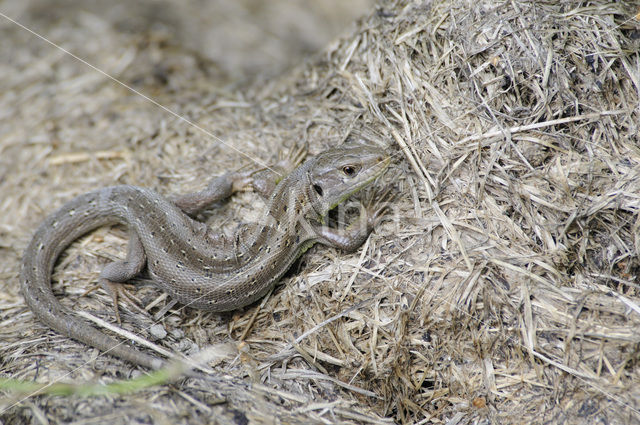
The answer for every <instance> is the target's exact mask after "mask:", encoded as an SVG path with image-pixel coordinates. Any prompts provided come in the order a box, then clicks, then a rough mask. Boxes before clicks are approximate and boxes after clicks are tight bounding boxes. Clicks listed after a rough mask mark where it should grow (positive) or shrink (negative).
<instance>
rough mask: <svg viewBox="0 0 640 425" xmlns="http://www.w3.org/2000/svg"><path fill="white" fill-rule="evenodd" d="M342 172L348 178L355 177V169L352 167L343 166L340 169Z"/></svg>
mask: <svg viewBox="0 0 640 425" xmlns="http://www.w3.org/2000/svg"><path fill="white" fill-rule="evenodd" d="M342 172H343V173H344V174H345V175H347V176H349V177H353V176H355V175H356V167H354V166H353V165H345V166H344V167H342Z"/></svg>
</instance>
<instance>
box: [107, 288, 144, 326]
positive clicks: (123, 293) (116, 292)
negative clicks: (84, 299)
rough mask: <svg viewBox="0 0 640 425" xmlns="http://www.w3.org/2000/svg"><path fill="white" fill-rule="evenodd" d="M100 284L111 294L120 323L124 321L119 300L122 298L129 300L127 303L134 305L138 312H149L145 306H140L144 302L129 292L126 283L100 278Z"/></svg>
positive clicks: (117, 319)
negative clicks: (121, 318) (121, 316)
mask: <svg viewBox="0 0 640 425" xmlns="http://www.w3.org/2000/svg"><path fill="white" fill-rule="evenodd" d="M100 284H101V285H102V287H103V288H104V289H105V290H106V291H107V293H108V294H109V295H111V299H112V300H113V309H114V311H115V315H116V321H117V322H118V324H119V325H120V324H122V321H121V320H120V310H119V308H118V302H119V301H120V300H121V299H123V300H125V301H127V303H128V304H129V305H130V306H132V307H133V309H134V310H136V311H137V312H138V313H144V314H148V313H147V311H146V310H145V309H144V308H142V307H140V306H141V305H142V302H141V301H140V300H139V299H138V298H136V297H135V295H133V294H132V293H131V292H129V291H128V290H127V289H126V288H125V287H124V284H122V283H119V282H112V281H110V280H108V279H100Z"/></svg>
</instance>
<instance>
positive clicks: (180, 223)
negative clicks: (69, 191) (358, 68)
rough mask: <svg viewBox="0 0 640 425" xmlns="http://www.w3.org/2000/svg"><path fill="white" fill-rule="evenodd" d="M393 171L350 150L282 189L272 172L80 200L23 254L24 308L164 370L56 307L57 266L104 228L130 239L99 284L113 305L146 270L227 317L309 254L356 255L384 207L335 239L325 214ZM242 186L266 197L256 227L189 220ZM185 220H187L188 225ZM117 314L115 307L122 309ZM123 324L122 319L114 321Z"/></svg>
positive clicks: (317, 163) (367, 152) (372, 154)
mask: <svg viewBox="0 0 640 425" xmlns="http://www.w3.org/2000/svg"><path fill="white" fill-rule="evenodd" d="M304 154H305V152H304V151H302V150H300V151H297V152H296V154H295V155H294V157H293V158H292V159H291V160H290V161H283V162H281V163H280V164H278V166H276V167H274V168H275V170H276V172H286V171H288V170H287V168H289V169H290V168H293V167H294V166H296V165H298V163H299V162H300V161H301V160H302V159H303V158H304ZM388 164H389V157H388V156H387V155H386V154H385V153H383V152H382V150H381V149H380V148H379V147H373V146H368V145H365V144H358V143H351V144H345V145H343V146H341V147H338V148H335V149H331V150H328V151H325V152H323V153H321V154H320V155H318V156H316V157H314V158H311V159H309V160H307V161H306V162H304V163H303V164H302V165H300V166H298V167H297V168H295V169H294V170H293V171H291V173H290V174H289V175H287V176H285V177H284V178H282V179H281V180H280V181H279V182H278V183H277V185H276V182H277V181H278V175H277V174H276V173H273V172H271V171H270V170H260V171H257V172H244V173H230V174H227V175H224V176H222V177H218V178H216V179H213V181H212V182H211V183H210V184H209V186H208V188H207V189H205V190H204V191H202V192H197V193H194V194H189V195H183V196H179V197H176V198H174V199H173V200H168V199H167V198H165V197H163V196H161V195H159V194H157V193H156V192H154V191H152V190H149V189H144V188H140V187H135V186H113V187H107V188H104V189H100V190H97V191H94V192H89V193H87V194H84V195H80V196H78V197H77V198H75V199H73V200H71V201H70V202H69V203H67V204H65V205H64V206H62V207H61V208H60V209H59V210H58V211H56V212H55V213H53V214H52V215H50V216H49V217H48V218H46V219H45V220H44V222H43V223H42V224H41V225H40V227H39V228H38V230H37V231H36V233H35V235H34V236H33V239H32V240H31V243H30V244H29V246H28V247H27V249H26V251H25V253H24V259H23V265H22V273H21V283H22V293H23V295H24V298H25V300H26V302H27V304H28V305H29V307H30V308H31V310H32V311H33V312H34V313H35V315H36V316H37V317H38V318H39V319H40V320H41V321H42V322H44V323H46V324H47V325H48V326H50V327H51V328H53V329H55V330H56V331H58V332H60V333H62V334H64V335H66V336H69V337H71V338H74V339H76V340H78V341H80V342H82V343H84V344H87V345H90V346H93V347H95V348H98V349H99V350H102V351H104V352H108V353H109V354H112V355H114V356H117V357H120V358H122V359H125V360H127V361H130V362H132V363H135V364H138V365H141V366H145V367H149V368H154V369H155V368H158V367H160V366H161V365H162V361H161V360H160V359H158V358H156V357H153V356H150V355H148V354H145V353H142V352H140V351H138V350H135V349H133V348H130V347H128V346H126V345H123V344H120V343H118V341H116V340H115V339H113V338H111V337H109V336H107V335H106V334H104V333H102V332H100V331H99V330H97V329H95V328H94V327H93V326H91V325H90V324H89V323H87V322H85V321H83V320H81V319H79V318H77V317H75V316H73V315H72V314H71V312H70V311H69V310H68V309H66V308H65V307H63V306H62V305H61V304H60V303H59V302H58V300H57V299H56V298H55V296H54V294H53V292H52V290H51V273H52V271H53V267H54V265H55V262H56V259H57V258H58V256H59V255H60V254H61V253H62V251H64V249H65V248H66V247H67V246H68V245H69V244H70V243H71V242H73V241H74V240H75V239H77V238H79V237H80V236H82V235H84V234H86V233H88V232H89V231H91V230H94V229H96V228H98V227H101V226H105V225H112V224H123V225H125V226H127V228H128V229H129V235H130V241H129V249H128V254H127V258H126V260H124V261H116V262H113V263H110V264H108V265H107V266H106V267H105V268H104V270H103V271H102V273H101V274H100V278H99V281H100V283H101V284H102V285H103V286H104V287H105V288H106V289H107V290H109V291H110V292H111V293H112V295H113V296H114V300H115V301H116V303H117V294H118V293H119V289H120V288H119V285H120V283H124V282H127V281H128V280H130V279H132V278H133V277H135V276H136V275H137V274H139V273H140V272H141V271H142V270H143V269H144V268H145V267H146V268H147V270H148V272H149V275H150V276H151V278H152V280H153V282H154V283H155V284H156V285H157V286H158V287H159V288H160V289H162V290H163V291H165V292H167V293H168V294H170V295H171V296H172V297H173V298H174V299H176V300H178V301H179V302H181V303H183V304H185V305H187V306H190V307H195V308H200V309H204V310H209V311H219V312H221V311H229V310H234V309H237V308H240V307H243V306H245V305H247V304H250V303H252V302H254V301H255V300H257V299H259V298H261V297H262V296H264V295H265V294H266V293H267V292H268V291H269V290H270V289H271V288H272V287H273V286H274V285H275V283H276V282H277V281H278V279H280V277H281V276H282V275H283V274H284V273H285V272H286V271H287V269H288V268H289V267H290V266H291V264H292V263H293V262H294V261H295V260H296V259H297V258H298V257H299V256H300V255H301V254H302V253H303V252H304V251H306V250H307V249H308V248H309V247H311V246H312V245H313V244H315V243H322V244H325V245H330V246H334V247H339V248H342V249H345V250H355V249H357V248H358V247H359V246H360V245H361V244H362V243H363V242H364V241H365V239H366V238H367V236H368V235H369V233H370V232H371V231H372V229H373V226H374V225H375V224H376V222H377V221H378V220H379V218H380V216H381V214H382V211H383V209H384V206H382V205H381V204H380V203H378V204H375V205H374V209H373V211H365V212H364V213H365V214H366V215H367V216H366V217H365V218H366V219H365V220H358V222H359V223H360V225H359V226H354V227H351V228H349V229H348V230H346V231H338V230H336V229H332V228H329V227H326V226H322V225H321V223H322V222H323V220H324V217H325V216H326V215H327V213H328V211H329V210H330V209H331V208H333V207H334V206H335V205H337V204H338V203H340V202H342V201H343V200H344V199H346V198H347V197H349V196H350V195H351V194H352V193H354V192H357V191H358V190H360V189H362V188H363V187H365V186H367V185H368V184H369V183H371V182H372V181H373V180H374V179H375V178H376V177H378V176H379V175H380V174H381V173H382V172H383V171H384V170H385V169H386V167H387V165H388ZM246 186H252V187H253V188H254V190H257V191H258V192H260V193H261V194H262V195H263V196H265V197H266V198H267V199H268V201H267V208H266V211H265V213H264V215H263V217H262V220H260V222H258V223H254V224H248V225H244V226H243V227H241V228H240V229H239V230H238V231H237V233H236V234H235V235H234V236H233V237H231V238H227V237H226V236H224V235H220V234H214V233H213V232H212V231H211V229H209V228H208V227H207V226H206V225H205V224H204V223H201V222H199V221H196V220H194V219H192V218H191V217H190V216H189V215H191V216H193V215H197V213H198V212H199V211H201V210H203V209H204V208H205V207H206V206H208V205H210V204H211V203H213V202H216V201H219V200H221V199H224V198H226V197H228V196H230V195H231V194H232V193H234V192H236V191H238V190H241V189H242V188H244V187H246ZM187 213H188V214H189V215H187ZM116 312H117V305H116ZM118 319H119V316H118Z"/></svg>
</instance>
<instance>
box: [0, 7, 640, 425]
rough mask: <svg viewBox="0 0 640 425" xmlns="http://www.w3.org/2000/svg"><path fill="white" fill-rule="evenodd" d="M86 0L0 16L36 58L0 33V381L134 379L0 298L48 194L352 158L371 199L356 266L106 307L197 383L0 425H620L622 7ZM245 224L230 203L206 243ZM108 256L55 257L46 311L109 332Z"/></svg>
mask: <svg viewBox="0 0 640 425" xmlns="http://www.w3.org/2000/svg"><path fill="white" fill-rule="evenodd" d="M106 5H107V3H105V2H98V1H89V2H77V1H56V2H53V1H43V0H41V1H28V2H22V1H17V0H9V1H3V2H0V12H1V13H2V14H4V15H6V16H7V17H10V18H12V19H15V20H16V21H18V22H19V23H20V24H22V25H24V26H25V27H27V28H29V29H31V30H32V31H34V32H36V33H38V34H40V35H42V36H43V37H45V38H46V39H47V40H50V41H51V42H53V43H55V44H56V45H57V46H58V47H56V46H54V45H52V44H50V43H47V42H46V41H44V40H42V39H40V38H38V37H37V36H36V35H34V34H33V33H31V32H29V31H27V30H25V29H23V28H21V27H19V26H18V25H17V24H16V23H12V22H10V21H9V20H7V18H5V17H2V16H0V37H1V38H2V43H0V211H2V214H1V215H0V323H1V324H2V325H1V326H0V341H2V345H1V347H0V377H5V378H6V377H11V378H17V379H21V380H26V381H37V382H54V381H59V382H70V383H78V382H98V383H109V382H113V381H116V380H119V379H128V378H132V377H137V376H141V375H143V374H144V373H145V370H143V369H141V368H137V367H134V366H132V365H131V364H128V363H126V362H124V361H120V360H118V359H115V358H113V357H110V356H108V355H103V354H101V353H99V352H98V351H96V350H94V349H91V348H88V347H86V346H83V345H81V344H79V343H77V342H75V341H73V340H70V339H69V338H66V337H63V336H61V335H59V334H57V333H55V332H53V331H51V330H48V329H47V328H46V327H45V326H44V325H42V324H41V323H39V322H38V321H37V320H36V319H35V318H34V316H33V314H32V313H31V312H30V310H29V309H28V308H27V307H26V305H25V304H24V300H23V299H22V297H21V295H20V291H19V279H18V276H19V270H20V262H21V258H22V255H23V250H24V248H25V246H26V245H27V243H28V242H29V238H30V237H31V235H32V233H33V231H34V229H35V227H36V226H37V225H38V224H39V223H40V222H41V221H42V219H43V218H44V217H45V216H46V215H47V214H48V213H50V212H52V211H53V210H54V209H55V208H57V207H58V206H60V205H62V204H63V203H64V202H65V201H67V200H69V199H71V198H72V197H73V196H75V195H78V194H81V193H84V192H87V191H89V190H92V189H96V188H99V187H104V186H108V185H113V184H120V183H127V184H135V185H140V186H145V187H150V188H153V189H155V190H157V191H159V192H160V193H164V194H171V193H185V192H188V191H192V190H197V189H201V188H202V187H203V186H204V185H205V182H206V181H208V179H209V178H210V177H211V176H215V175H219V174H222V173H224V172H225V171H228V170H230V169H239V168H242V167H251V166H255V163H253V161H252V158H257V159H259V160H260V161H263V162H266V163H273V162H274V161H275V160H276V159H277V157H278V153H279V152H286V151H287V150H288V149H290V148H291V147H293V146H296V145H298V144H300V143H308V145H309V147H310V150H311V153H317V152H320V151H322V150H323V149H326V148H327V147H329V146H336V145H339V144H340V143H342V142H344V141H345V140H347V139H348V138H365V139H371V140H373V141H375V142H377V143H380V144H382V145H384V146H386V149H387V150H388V151H389V153H390V154H391V155H392V156H393V162H392V166H391V171H390V172H389V173H387V175H386V176H385V177H384V179H383V180H384V182H380V183H379V184H380V185H381V184H384V183H392V184H393V185H394V187H396V188H397V190H398V197H397V199H396V200H395V201H394V205H393V208H392V209H391V211H390V212H389V215H388V219H387V220H386V221H385V222H384V223H382V225H381V226H379V227H378V228H377V229H376V231H375V232H374V233H373V234H372V235H371V237H370V238H369V239H368V241H367V242H366V243H365V244H364V246H363V247H362V248H361V249H360V250H359V251H358V252H356V253H354V254H345V253H343V252H340V251H337V250H334V249H329V248H326V247H321V246H318V247H314V248H313V249H311V250H310V251H309V252H307V253H306V254H305V255H304V256H303V258H302V259H301V260H300V261H299V262H298V264H296V265H295V266H294V268H293V270H292V271H291V272H290V273H288V274H287V276H286V277H285V278H284V279H283V281H282V285H279V286H278V287H277V288H276V289H275V291H274V292H273V293H272V294H271V295H270V296H269V297H268V298H266V299H265V300H263V301H261V302H258V303H257V304H255V305H252V306H249V307H247V308H245V309H242V310H240V311H236V312H233V313H229V314H211V313H203V312H201V311H196V310H193V309H183V308H180V306H176V307H174V308H172V309H170V310H169V311H164V310H163V309H164V307H165V306H166V305H167V304H168V302H169V300H168V299H167V298H166V297H164V296H163V295H162V294H161V293H160V292H158V291H157V290H155V289H153V288H150V287H142V288H140V289H137V290H136V292H135V293H136V295H137V296H138V297H139V298H140V299H141V301H142V303H143V305H145V306H147V307H148V309H149V314H142V313H139V312H137V311H136V310H133V309H131V308H128V306H127V305H126V304H123V305H122V306H121V307H120V308H121V314H122V317H123V323H122V328H124V329H126V330H128V331H131V332H133V333H134V334H136V335H137V336H138V337H140V338H143V339H146V340H149V341H151V342H153V343H154V344H157V345H158V346H161V347H163V348H165V349H167V350H170V351H174V352H179V353H182V354H185V355H187V356H195V355H197V354H198V353H202V352H208V353H213V360H211V362H210V363H209V364H208V366H209V367H210V369H211V371H212V372H211V374H210V375H209V377H208V378H207V379H202V378H189V379H186V378H185V379H181V380H179V381H177V382H173V383H170V384H166V385H159V386H155V387H152V388H148V389H145V390H141V391H138V392H136V393H134V394H130V395H126V396H125V395H118V394H108V395H101V396H96V397H85V396H82V395H73V396H49V395H38V396H30V395H29V394H16V393H11V392H3V393H1V395H0V423H5V424H20V423H41V424H46V423H112V424H120V423H122V424H125V423H126V424H130V423H134V424H135V423H172V424H173V423H175V424H181V423H184V424H199V423H234V424H245V423H385V424H386V423H406V424H413V423H447V424H472V423H474V424H475V423H560V424H572V423H610V424H624V423H640V365H639V361H640V354H639V353H640V352H639V347H640V333H639V332H638V329H639V327H638V325H640V286H639V285H638V271H639V270H640V260H639V258H638V252H640V218H639V216H638V212H639V210H640V136H639V134H640V129H639V126H640V101H639V99H640V6H638V4H637V2H636V1H618V2H607V1H592V2H581V1H567V2H556V1H537V2H525V1H520V0H510V1H497V0H479V1H468V0H450V1H428V0H424V1H408V0H407V1H403V0H398V1H386V2H381V3H379V4H377V5H373V4H372V3H371V2H369V1H365V0H362V1H361V2H352V3H350V2H340V1H336V2H303V1H301V0H300V1H294V0H289V1H275V2H259V1H253V2H252V1H248V0H247V1H243V2H213V1H212V2H204V1H195V0H193V1H186V2H178V1H170V0H163V1H151V0H145V1H141V2H135V3H131V4H130V2H119V1H117V2H110V3H108V6H106ZM359 16H362V17H360V18H358V17H359ZM338 34H342V35H341V36H339V37H338V38H336V37H337V36H338ZM62 49H65V50H67V52H65V51H63V50H62ZM70 53H72V54H73V55H75V56H76V57H77V58H74V57H72V56H71V55H70ZM78 58H79V59H82V60H83V61H86V63H83V62H82V61H81V60H79V59H78ZM98 70H100V71H102V72H100V71H98ZM105 74H107V75H108V76H107V75H105ZM110 77H113V78H110ZM119 82H120V83H123V84H124V85H123V84H120V83H119ZM125 85H126V86H127V87H128V88H127V87H125ZM132 89H133V90H132ZM261 205H262V203H261V201H260V200H259V197H257V196H256V195H255V194H252V193H242V194H239V195H238V196H235V197H233V198H232V199H231V200H229V202H227V203H224V204H223V205H221V206H220V207H219V208H218V209H216V210H215V212H214V213H213V214H211V216H210V217H209V218H208V222H209V223H210V225H211V226H213V227H219V228H221V229H225V230H232V229H233V228H235V226H237V224H238V223H240V222H242V221H243V219H245V220H246V219H250V218H252V217H254V216H255V214H256V212H257V211H258V210H259V207H260V206H261ZM126 242H127V234H126V231H125V230H124V229H122V228H119V227H114V228H103V229H100V230H98V231H96V232H93V233H91V234H90V235H88V236H87V237H85V238H82V239H81V240H79V241H78V242H77V243H75V244H73V245H72V246H71V247H70V248H69V249H67V250H66V252H65V255H63V256H62V258H61V259H60V261H59V263H58V266H57V268H56V270H55V272H54V283H53V286H54V290H55V292H56V294H57V295H59V298H60V300H61V302H63V303H64V304H65V305H66V306H67V307H69V308H71V309H73V310H75V311H88V312H90V314H91V315H93V316H96V317H98V318H100V319H103V320H104V321H107V322H111V323H114V324H115V321H114V317H113V309H112V303H111V300H110V297H109V296H108V295H107V294H106V293H105V292H104V291H103V290H102V289H101V288H98V287H97V285H96V278H97V276H98V274H99V273H100V270H101V268H102V267H103V266H104V265H105V264H106V263H107V262H109V261H110V260H113V259H115V258H122V257H123V256H124V254H125V251H126ZM159 313H160V314H159ZM153 325H156V326H153ZM158 326H159V327H160V328H162V329H163V330H165V331H166V334H162V332H158V331H157V329H158ZM105 332H107V331H106V330H105Z"/></svg>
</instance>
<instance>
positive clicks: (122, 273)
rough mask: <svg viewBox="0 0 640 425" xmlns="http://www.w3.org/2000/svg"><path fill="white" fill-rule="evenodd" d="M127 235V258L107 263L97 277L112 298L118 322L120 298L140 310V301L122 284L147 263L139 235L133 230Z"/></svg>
mask: <svg viewBox="0 0 640 425" xmlns="http://www.w3.org/2000/svg"><path fill="white" fill-rule="evenodd" d="M129 235H130V236H129V249H128V251H127V258H126V259H124V260H118V261H114V262H112V263H109V264H107V265H106V266H105V268H104V269H103V270H102V272H101V273H100V276H99V277H98V282H99V283H100V285H101V286H102V287H103V288H104V290H105V291H107V293H108V294H109V295H111V298H112V299H113V306H114V309H115V315H116V320H117V322H118V323H121V322H120V312H119V310H118V301H119V299H120V298H122V299H125V300H126V301H128V302H129V303H130V304H131V305H132V306H133V307H134V308H136V309H138V310H142V308H141V307H140V302H139V301H138V300H137V299H136V298H135V297H134V296H133V295H131V294H130V293H129V292H128V291H127V290H126V289H125V288H124V287H123V284H124V283H126V282H127V281H129V280H131V279H133V278H134V277H135V276H137V275H138V274H139V273H140V272H141V271H142V269H143V268H144V266H145V264H146V263H147V257H146V255H145V253H144V247H143V245H142V241H141V240H140V237H139V236H138V235H137V234H136V233H135V232H134V231H130V232H129Z"/></svg>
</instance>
